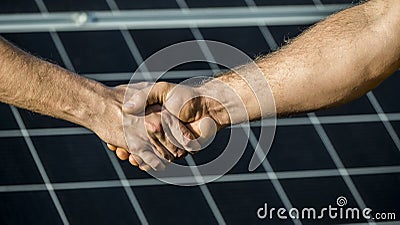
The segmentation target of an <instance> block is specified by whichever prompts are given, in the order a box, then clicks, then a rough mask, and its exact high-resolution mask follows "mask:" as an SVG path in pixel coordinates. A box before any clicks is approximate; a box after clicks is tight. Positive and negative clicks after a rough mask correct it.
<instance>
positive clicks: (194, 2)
mask: <svg viewBox="0 0 400 225" xmlns="http://www.w3.org/2000/svg"><path fill="white" fill-rule="evenodd" d="M186 3H187V5H188V6H189V7H190V8H204V7H207V8H211V7H239V6H241V7H246V6H247V5H246V2H245V0H231V1H198V0H186Z"/></svg>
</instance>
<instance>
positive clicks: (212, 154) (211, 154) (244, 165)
mask: <svg viewBox="0 0 400 225" xmlns="http://www.w3.org/2000/svg"><path fill="white" fill-rule="evenodd" d="M231 130H232V131H233V132H236V133H240V134H241V136H240V137H242V139H243V140H244V141H245V142H244V143H247V136H246V134H245V133H244V132H243V130H242V128H226V129H222V130H220V131H219V132H218V133H217V135H216V136H215V138H214V140H213V142H212V143H211V144H210V145H209V146H208V147H207V148H205V149H203V150H201V151H200V152H199V153H197V154H195V155H193V158H194V160H195V162H196V164H197V165H202V164H206V163H208V162H211V161H213V160H214V159H216V158H217V157H219V156H220V155H221V154H222V153H225V154H230V155H232V153H229V152H243V155H242V156H241V157H240V159H239V161H238V162H237V163H236V164H235V165H234V166H233V167H232V169H231V170H230V171H229V173H230V174H235V173H248V172H249V169H248V168H249V163H250V160H251V158H252V156H253V154H254V150H253V148H252V147H251V145H250V144H249V143H248V144H247V145H246V144H244V149H239V146H235V145H231V146H230V147H229V148H228V142H229V141H232V140H230V138H231V136H230V132H231ZM238 140H239V139H238ZM255 172H264V169H263V168H262V166H260V167H258V168H257V169H256V170H255Z"/></svg>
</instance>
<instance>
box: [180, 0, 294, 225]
mask: <svg viewBox="0 0 400 225" xmlns="http://www.w3.org/2000/svg"><path fill="white" fill-rule="evenodd" d="M177 3H178V5H179V6H180V7H181V9H183V10H187V11H188V10H190V9H189V8H188V7H187V4H186V2H185V0H177ZM191 32H192V34H193V36H194V37H195V39H196V40H204V37H203V35H202V34H201V32H200V30H199V28H198V27H197V26H196V25H193V26H192V27H191ZM200 49H201V50H202V52H203V54H204V55H205V57H206V59H207V60H209V61H215V60H214V57H213V56H212V54H211V52H210V50H209V49H208V46H207V45H206V44H204V43H201V44H200ZM209 65H210V68H211V69H212V71H213V72H214V73H216V72H219V68H218V66H217V65H216V64H212V63H209ZM251 135H253V136H254V133H253V131H252V130H251V129H250V137H251ZM254 137H255V136H254ZM253 144H254V143H252V145H253ZM253 148H254V149H256V145H255V146H254V145H253ZM265 161H267V159H265ZM268 164H269V162H268ZM263 166H264V168H265V170H266V171H269V172H270V173H274V171H273V170H272V167H266V165H265V163H263ZM275 177H276V176H275ZM271 182H272V184H273V186H274V188H275V190H276V192H277V194H278V196H279V198H280V199H281V201H282V203H283V204H284V205H285V207H286V208H287V209H289V208H292V204H291V202H290V200H289V198H288V197H287V194H286V193H285V192H284V190H283V188H282V186H281V184H280V182H279V181H278V180H275V179H274V180H271ZM293 222H294V223H295V224H296V225H298V224H301V222H300V220H295V219H294V220H293Z"/></svg>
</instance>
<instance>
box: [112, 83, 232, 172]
mask: <svg viewBox="0 0 400 225" xmlns="http://www.w3.org/2000/svg"><path fill="white" fill-rule="evenodd" d="M118 88H119V89H121V88H123V89H125V91H126V94H125V101H124V105H123V107H122V114H123V128H124V133H125V141H126V146H127V147H125V148H124V147H120V146H115V145H113V144H107V146H108V148H109V149H110V150H112V151H115V152H116V155H117V157H118V158H120V159H121V160H127V159H129V162H130V163H131V164H132V165H134V166H138V167H139V168H140V169H142V170H144V171H148V170H150V169H153V170H163V169H164V168H165V167H166V165H167V164H168V163H169V162H171V161H173V160H176V159H179V158H182V157H184V156H186V155H187V153H195V152H197V151H199V150H201V149H202V146H204V143H206V142H207V140H209V139H210V137H212V136H214V135H215V133H216V132H217V130H219V129H221V128H222V127H224V126H226V125H228V123H229V122H228V121H226V119H225V120H224V119H223V118H226V115H224V114H225V113H226V112H224V110H223V107H221V106H220V105H219V104H218V103H217V102H215V101H214V100H212V99H209V98H206V97H204V95H203V94H204V93H203V92H204V91H205V89H203V88H201V87H189V86H183V85H175V84H172V83H166V82H159V83H148V82H142V83H136V84H129V85H123V86H119V87H118Z"/></svg>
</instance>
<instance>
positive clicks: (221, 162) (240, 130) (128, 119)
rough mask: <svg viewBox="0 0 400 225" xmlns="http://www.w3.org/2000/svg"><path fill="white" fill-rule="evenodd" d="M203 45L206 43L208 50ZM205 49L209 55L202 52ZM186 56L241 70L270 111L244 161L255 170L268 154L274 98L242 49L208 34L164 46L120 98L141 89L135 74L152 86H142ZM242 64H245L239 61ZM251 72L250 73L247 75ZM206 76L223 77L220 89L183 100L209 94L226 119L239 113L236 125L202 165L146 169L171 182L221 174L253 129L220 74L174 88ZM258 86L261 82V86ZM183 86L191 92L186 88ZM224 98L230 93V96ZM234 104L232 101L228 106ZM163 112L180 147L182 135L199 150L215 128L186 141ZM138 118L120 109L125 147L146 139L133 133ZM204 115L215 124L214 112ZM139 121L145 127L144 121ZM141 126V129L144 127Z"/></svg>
mask: <svg viewBox="0 0 400 225" xmlns="http://www.w3.org/2000/svg"><path fill="white" fill-rule="evenodd" d="M204 49H206V51H205V50H204ZM206 55H209V56H212V57H206ZM190 62H208V63H213V64H217V65H221V66H223V67H225V68H228V69H229V70H231V71H234V73H235V75H237V76H239V77H240V78H241V79H242V80H244V81H245V82H246V84H247V85H246V86H247V88H248V89H249V90H251V92H252V95H253V96H255V98H256V100H257V103H258V107H259V108H260V111H261V115H267V114H268V115H269V117H268V119H265V120H262V121H260V123H261V124H260V134H259V137H258V142H257V146H256V147H255V152H254V154H253V156H252V158H251V160H250V163H249V166H248V169H249V171H253V170H255V169H256V168H257V167H258V166H260V165H261V163H262V162H263V161H264V159H265V158H266V156H267V153H268V151H269V149H270V147H271V145H272V141H273V138H274V135H275V127H276V112H275V102H274V98H273V95H272V91H271V89H270V88H269V84H268V81H267V79H266V77H265V75H264V74H263V72H262V71H261V69H260V68H259V67H258V66H257V64H256V63H255V62H254V61H253V60H252V59H251V58H250V57H249V56H248V55H246V54H245V53H244V52H242V51H241V50H239V49H237V48H235V47H233V46H230V45H227V44H224V43H221V42H216V41H208V40H201V41H199V40H197V41H187V42H181V43H178V44H174V45H171V46H169V47H166V48H164V49H162V50H160V51H158V52H156V53H155V54H153V55H152V56H150V57H149V58H147V59H146V60H145V61H144V62H143V63H142V64H141V65H140V66H139V68H138V69H137V70H136V71H135V73H134V74H133V76H132V79H131V81H130V83H129V87H131V88H128V89H127V91H126V93H125V101H124V103H126V100H129V99H131V98H132V96H135V93H137V91H138V90H140V89H141V88H140V86H141V85H142V84H140V83H139V84H138V83H137V80H147V81H150V82H147V84H148V85H150V88H148V87H147V88H146V90H150V89H151V88H153V87H154V84H155V82H157V81H158V80H159V79H160V78H161V77H162V76H163V75H164V74H165V73H167V72H168V71H169V70H171V69H172V68H174V67H176V66H179V65H182V64H185V63H190ZM241 65H246V66H245V67H241ZM249 73H251V76H249ZM210 81H212V82H220V83H221V84H220V91H219V92H218V91H217V92H213V93H212V92H211V94H208V95H204V93H201V94H202V95H185V96H183V98H185V101H186V102H188V101H190V99H194V98H198V97H206V98H211V99H213V100H215V101H217V102H219V103H220V104H221V105H222V106H224V107H225V109H226V111H227V112H228V114H229V118H230V121H235V119H236V118H237V117H238V116H241V121H240V125H239V126H238V127H236V128H232V129H231V130H230V131H231V133H230V139H229V141H228V143H227V145H226V147H225V149H224V150H223V151H222V153H221V154H220V155H219V156H218V157H216V158H215V159H213V160H212V161H210V162H207V163H204V164H201V165H189V166H187V165H180V164H177V163H174V162H171V163H170V164H168V166H167V167H166V169H165V170H163V171H153V170H150V171H148V173H149V174H150V175H151V176H153V177H155V178H157V179H159V180H161V181H163V182H166V183H170V184H175V185H184V186H193V185H200V184H204V183H208V182H211V181H213V180H216V179H218V178H219V177H221V176H223V175H224V174H226V173H227V172H228V171H229V170H230V169H231V168H233V166H235V165H236V163H237V162H238V161H239V160H240V158H241V156H242V155H243V153H244V151H245V150H246V147H247V144H248V141H249V134H250V132H252V131H251V130H250V125H249V121H248V118H249V116H248V115H249V113H248V112H247V107H246V105H245V104H244V102H243V99H242V98H241V97H240V96H239V94H238V90H235V89H234V88H232V87H230V86H229V85H227V84H225V83H223V82H221V81H219V80H218V79H213V78H210V77H204V76H202V77H192V78H190V79H187V80H185V81H183V82H181V83H179V84H177V85H176V86H175V88H174V89H175V90H177V91H176V92H180V93H182V92H184V91H185V90H187V89H191V88H192V89H195V88H196V87H197V86H199V84H202V83H204V82H210ZM259 87H262V89H260V88H259ZM187 92H188V93H190V92H189V91H187ZM188 96H190V99H186V98H187V97H188ZM226 99H229V101H227V100H226ZM232 105H235V106H234V107H231V106H232ZM183 106H184V105H182V106H181V108H180V109H178V110H177V112H179V111H180V110H181V109H182V107H183ZM167 109H168V108H167ZM164 115H165V114H162V115H161V120H162V122H163V123H162V128H163V130H164V131H169V132H168V133H167V132H166V136H168V137H172V139H175V142H173V144H174V145H175V146H177V147H178V148H179V147H180V146H185V145H188V144H187V143H185V141H186V142H190V144H192V146H195V147H194V148H195V149H196V151H198V150H201V149H204V148H205V147H207V145H208V144H210V142H211V141H212V140H213V138H214V137H215V134H214V135H211V136H209V137H207V138H208V140H199V138H198V139H195V140H189V141H188V140H184V139H185V137H184V135H183V134H182V131H181V130H180V129H178V128H176V129H173V127H178V126H168V125H166V124H165V123H164V121H168V119H164V118H163V116H164ZM243 116H244V117H246V118H247V121H246V119H245V121H243V119H242V118H243ZM169 118H170V119H169V120H171V121H173V120H175V122H171V123H170V124H179V121H177V119H176V118H175V119H174V118H173V117H172V116H169ZM136 120H137V117H133V116H132V115H129V114H126V113H125V114H124V115H123V123H124V133H125V139H126V141H127V144H128V147H129V149H140V146H139V145H140V143H145V142H146V141H145V140H142V139H143V138H142V139H141V138H140V137H138V135H137V133H138V132H139V130H138V126H137V123H136V122H135V121H136ZM202 120H203V121H200V125H201V124H208V125H209V127H213V126H211V125H212V124H211V125H210V123H213V124H214V123H215V121H214V120H213V119H212V118H203V119H202ZM141 126H142V127H143V125H141ZM171 127H172V128H171ZM214 127H216V125H214ZM140 129H142V130H143V128H140ZM186 139H187V138H186ZM143 145H144V144H143ZM138 154H139V157H140V154H142V155H143V156H144V157H146V152H144V151H143V152H138Z"/></svg>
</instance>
